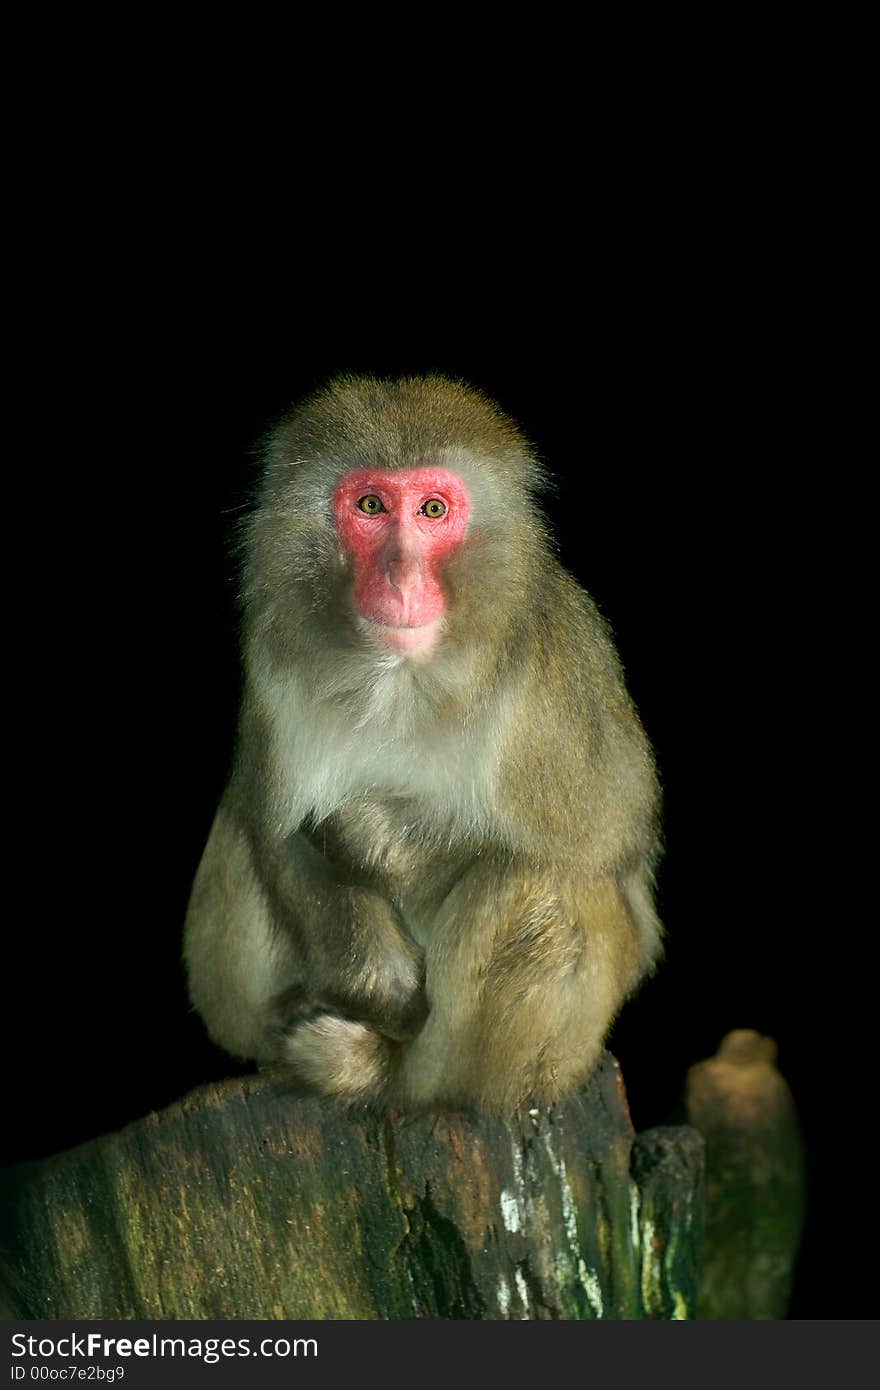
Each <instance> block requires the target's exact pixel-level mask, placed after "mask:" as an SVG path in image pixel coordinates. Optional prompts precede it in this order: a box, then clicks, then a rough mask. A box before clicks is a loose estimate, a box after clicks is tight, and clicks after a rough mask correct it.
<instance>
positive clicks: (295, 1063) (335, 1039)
mask: <svg viewBox="0 0 880 1390" xmlns="http://www.w3.org/2000/svg"><path fill="white" fill-rule="evenodd" d="M392 1048H393V1044H392V1043H390V1042H389V1041H388V1039H387V1038H383V1037H382V1036H381V1035H380V1034H379V1033H377V1032H375V1030H374V1029H372V1028H369V1027H368V1026H367V1025H366V1024H365V1023H356V1022H355V1021H354V1020H353V1019H348V1018H339V1017H338V1015H336V1014H318V1015H317V1016H316V1017H315V1018H312V1019H309V1020H307V1021H306V1022H303V1023H300V1024H298V1025H297V1027H295V1028H294V1029H293V1031H292V1032H290V1033H288V1034H287V1036H286V1037H285V1038H284V1039H283V1041H282V1044H281V1056H282V1058H283V1060H284V1061H285V1062H288V1063H289V1064H290V1065H291V1066H292V1067H293V1069H294V1071H295V1072H296V1074H297V1077H298V1079H299V1080H300V1081H302V1082H303V1084H304V1085H306V1086H310V1087H311V1088H312V1089H313V1090H316V1091H320V1092H321V1093H322V1094H323V1095H332V1096H342V1097H344V1098H345V1099H346V1100H355V1101H369V1100H374V1099H376V1098H377V1097H378V1096H379V1095H380V1093H381V1092H382V1090H383V1089H384V1087H385V1085H386V1083H387V1082H388V1080H389V1077H390V1074H391V1061H392Z"/></svg>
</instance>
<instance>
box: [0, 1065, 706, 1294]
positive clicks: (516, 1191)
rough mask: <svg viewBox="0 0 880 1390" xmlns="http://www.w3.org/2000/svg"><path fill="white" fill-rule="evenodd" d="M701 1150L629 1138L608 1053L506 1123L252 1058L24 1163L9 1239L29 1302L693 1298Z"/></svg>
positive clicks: (10, 1186) (674, 1139)
mask: <svg viewBox="0 0 880 1390" xmlns="http://www.w3.org/2000/svg"><path fill="white" fill-rule="evenodd" d="M634 1140H635V1144H634ZM702 1165H703V1154H702V1141H701V1139H700V1138H699V1136H698V1135H697V1134H696V1133H695V1132H694V1131H693V1130H691V1129H688V1128H684V1127H682V1128H677V1129H663V1130H653V1131H649V1132H648V1133H647V1134H644V1135H641V1136H639V1137H638V1139H635V1136H634V1134H633V1130H632V1125H631V1123H630V1119H629V1113H628V1111H627V1107H626V1099H625V1095H624V1091H623V1085H622V1081H621V1078H620V1073H619V1069H618V1067H617V1064H616V1062H615V1061H614V1059H613V1058H611V1057H610V1056H607V1055H606V1056H605V1058H604V1059H603V1061H602V1063H601V1065H600V1067H599V1068H598V1070H597V1072H596V1075H595V1076H594V1078H593V1080H592V1081H591V1082H590V1084H589V1086H588V1087H586V1088H585V1089H584V1090H583V1091H582V1092H581V1093H580V1094H578V1095H577V1096H575V1097H574V1098H573V1099H571V1100H569V1101H568V1102H566V1103H565V1104H564V1105H561V1106H556V1107H554V1108H553V1109H552V1110H549V1111H548V1110H540V1111H532V1112H530V1113H528V1114H525V1115H524V1116H522V1117H521V1118H520V1119H518V1120H517V1121H516V1122H501V1121H497V1120H491V1119H487V1118H485V1117H474V1116H468V1115H462V1114H449V1115H440V1116H429V1117H425V1118H422V1119H418V1120H414V1121H413V1120H410V1121H404V1120H400V1119H394V1118H392V1119H385V1120H377V1119H364V1118H363V1117H358V1116H350V1115H348V1114H346V1113H345V1111H344V1110H341V1109H340V1108H339V1107H338V1106H336V1105H334V1104H332V1103H330V1102H327V1101H322V1100H319V1099H316V1098H314V1097H309V1096H303V1095H302V1093H299V1092H294V1091H292V1090H291V1089H290V1087H289V1084H288V1083H286V1082H285V1080H284V1077H283V1076H282V1075H279V1074H277V1073H264V1074H262V1075H259V1076H253V1077H245V1078H238V1079H235V1080H231V1081H227V1082H224V1083H222V1084H220V1085H216V1086H208V1087H205V1088H203V1089H202V1090H199V1091H196V1092H194V1093H193V1094H192V1095H190V1096H188V1097H187V1098H186V1099H185V1100H183V1101H181V1102H180V1103H179V1104H177V1105H174V1106H172V1107H171V1108H170V1109H169V1110H166V1111H164V1112H163V1113H162V1114H158V1115H156V1114H154V1115H150V1116H148V1117H147V1118H146V1119H144V1120H142V1121H139V1122H138V1123H136V1124H134V1125H131V1126H129V1128H127V1129H125V1130H123V1131H121V1132H120V1133H119V1134H114V1135H111V1136H109V1137H107V1138H104V1139H100V1140H98V1141H96V1142H94V1143H90V1144H87V1145H85V1146H83V1147H82V1148H79V1149H76V1150H73V1151H72V1152H70V1153H66V1154H62V1155H60V1156H58V1157H57V1158H54V1159H51V1160H49V1161H47V1162H45V1163H41V1164H37V1165H32V1166H29V1167H28V1168H26V1169H20V1170H14V1171H13V1172H12V1173H10V1174H8V1175H7V1193H6V1194H5V1195H6V1201H5V1203H4V1209H5V1217H4V1225H5V1228H6V1229H5V1230H4V1232H3V1244H4V1246H5V1251H6V1256H7V1260H8V1263H9V1270H10V1275H11V1283H12V1296H13V1303H14V1304H15V1305H16V1307H17V1309H18V1311H19V1312H20V1314H21V1315H22V1316H24V1317H29V1318H293V1319H311V1318H511V1319H520V1318H600V1317H604V1318H641V1317H654V1318H685V1317H691V1316H693V1312H694V1303H695V1287H696V1266H697V1256H698V1244H699V1237H700V1229H699V1228H700V1213H701V1205H702ZM631 1170H632V1171H631Z"/></svg>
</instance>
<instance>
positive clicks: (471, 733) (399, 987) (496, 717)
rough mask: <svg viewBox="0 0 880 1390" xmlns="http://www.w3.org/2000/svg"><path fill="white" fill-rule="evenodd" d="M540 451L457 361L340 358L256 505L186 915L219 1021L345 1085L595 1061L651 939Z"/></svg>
mask: <svg viewBox="0 0 880 1390" xmlns="http://www.w3.org/2000/svg"><path fill="white" fill-rule="evenodd" d="M542 482H543V479H542V473H541V469H540V467H539V465H538V463H537V461H536V459H535V457H534V456H533V454H532V452H531V451H530V449H529V446H528V445H527V443H526V441H525V440H524V439H523V437H522V436H521V435H520V433H519V431H518V430H517V429H516V427H515V426H514V425H513V424H512V423H511V422H510V421H509V420H508V419H507V418H505V417H504V416H503V415H502V414H500V412H499V411H498V410H497V409H496V408H495V407H494V406H493V405H492V404H491V403H490V402H488V401H487V400H486V399H485V398H484V397H483V396H481V395H480V394H478V393H477V392H476V391H473V390H470V389H468V388H466V387H464V386H462V385H459V384H457V383H455V382H452V381H447V380H445V379H443V378H439V377H425V378H419V379H412V380H401V381H377V380H372V379H366V378H343V379H340V380H337V381H334V382H332V383H331V384H330V385H329V386H328V387H326V388H325V389H324V390H322V391H320V392H318V393H317V394H316V395H314V396H313V397H312V398H311V399H309V400H308V401H306V402H305V404H303V405H302V406H300V407H299V408H298V409H296V410H294V411H293V413H292V414H291V415H290V416H289V417H288V418H287V419H286V420H285V421H284V422H283V423H282V424H281V425H280V426H279V427H278V428H277V429H275V431H274V432H273V433H272V435H271V436H270V438H269V439H268V441H267V444H266V448H265V464H264V471H263V475H262V480H261V484H260V488H259V493H258V496H257V498H256V503H255V506H254V509H253V511H252V514H251V515H250V517H249V519H248V521H247V523H246V531H245V542H244V571H243V649H244V662H245V683H244V694H243V703H242V710H241V722H240V727H239V737H238V743H237V750H236V756H235V762H234V767H233V771H232V774H231V778H230V781H229V784H228V786H227V789H226V792H225V794H224V797H223V800H222V803H221V805H220V808H219V811H218V813H217V818H216V821H215V823H214V827H213V829H212V831H211V835H210V839H209V841H208V845H207V848H206V850H205V854H204V858H203V860H202V863H201V866H200V868H199V870H198V874H197V877H196V881H195V885H194V888H193V893H192V899H191V902H190V906H189V912H188V917H187V923H186V944H185V955H186V962H187V967H188V972H189V984H190V993H191V997H192V1000H193V1003H194V1004H195V1006H196V1008H197V1009H198V1011H199V1012H200V1013H201V1015H202V1017H203V1019H204V1021H205V1023H206V1025H207V1028H208V1031H209V1033H210V1034H211V1036H212V1037H213V1038H214V1040H215V1041H216V1042H218V1043H220V1044H221V1045H222V1046H223V1047H225V1048H226V1049H227V1050H228V1051H229V1052H231V1053H233V1054H235V1055H236V1056H238V1057H241V1058H250V1059H254V1060H256V1061H258V1062H260V1063H270V1062H278V1061H285V1062H287V1063H288V1064H289V1065H290V1067H291V1068H292V1071H293V1073H294V1074H295V1076H296V1077H297V1078H298V1080H299V1081H300V1082H301V1083H303V1084H304V1085H307V1086H309V1087H311V1088H313V1089H316V1090H318V1091H320V1092H323V1093H327V1094H334V1095H337V1096H340V1097H343V1098H345V1099H347V1100H349V1101H362V1102H367V1103H370V1104H373V1105H378V1106H392V1107H395V1108H401V1109H410V1110H415V1109H425V1108H431V1107H440V1106H443V1107H450V1106H463V1107H478V1108H487V1109H490V1110H495V1111H500V1112H505V1111H512V1110H513V1109H515V1108H516V1107H517V1106H518V1105H520V1104H521V1103H523V1102H525V1101H527V1100H528V1101H531V1100H532V1099H537V1100H544V1101H550V1100H552V1099H553V1098H555V1097H557V1096H559V1095H561V1094H563V1093H564V1092H565V1091H566V1090H568V1089H570V1088H571V1087H573V1086H574V1085H576V1084H577V1083H579V1082H581V1081H582V1080H584V1079H585V1078H586V1077H587V1076H588V1074H589V1072H590V1070H591V1067H592V1066H593V1063H594V1061H595V1060H596V1057H597V1054H598V1053H599V1050H600V1048H601V1045H602V1042H603V1039H604V1037H605V1034H606V1032H607V1030H608V1028H609V1026H610V1024H611V1022H612V1019H613V1018H614V1016H615V1014H616V1012H617V1010H618V1008H619V1007H620V1005H621V1003H622V1001H623V1000H624V998H625V997H626V996H627V995H628V994H629V993H630V992H631V991H632V990H633V988H634V987H635V985H636V984H637V983H638V981H639V980H640V978H641V977H642V976H643V975H644V974H645V972H646V971H648V970H649V969H650V967H651V966H652V964H653V962H654V961H655V959H656V957H657V954H658V950H659V941H660V927H659V923H658V921H657V918H656V916H655V913H654V909H653V905H652V876H653V870H654V866H655V862H656V858H657V852H658V791H657V781H656V776H655V772H654V765H653V760H652V756H651V751H650V748H649V746H648V742H647V740H646V738H645V735H644V733H643V731H642V728H641V725H640V724H639V721H638V718H637V716H636V713H635V711H634V709H633V706H632V703H631V701H630V699H629V697H628V695H627V693H626V690H625V688H624V683H623V677H622V673H621V669H620V665H619V661H618V658H617V655H616V653H615V651H614V647H613V645H612V641H611V638H610V635H609V633H608V629H607V628H606V626H605V624H604V622H603V621H602V619H601V618H600V616H599V614H598V612H597V610H596V607H595V605H594V603H593V601H592V600H591V599H590V598H589V597H588V595H587V594H586V593H584V592H583V590H582V589H581V588H580V587H579V586H578V585H577V584H576V583H575V581H574V580H573V579H572V578H571V577H570V576H569V575H568V574H567V573H566V572H565V571H564V570H563V569H562V568H561V567H560V565H559V564H558V562H557V560H556V559H555V557H554V554H553V551H552V548H551V544H550V542H549V540H548V536H547V533H546V529H545V524H544V522H543V520H542V516H541V513H540V510H539V507H538V504H537V502H536V493H537V492H539V491H540V488H541V485H542Z"/></svg>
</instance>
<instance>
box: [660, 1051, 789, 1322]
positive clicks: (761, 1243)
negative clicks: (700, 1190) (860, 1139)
mask: <svg viewBox="0 0 880 1390" xmlns="http://www.w3.org/2000/svg"><path fill="white" fill-rule="evenodd" d="M775 1057H776V1044H775V1042H774V1041H773V1039H772V1038H767V1037H763V1036H762V1035H761V1034H760V1033H755V1032H752V1031H750V1030H748V1029H737V1030H735V1031H734V1032H732V1033H728V1034H727V1036H726V1037H725V1038H724V1040H723V1041H722V1043H721V1046H720V1048H719V1049H718V1052H717V1054H716V1056H714V1057H710V1058H708V1059H707V1060H706V1061H704V1062H699V1063H698V1064H697V1065H696V1066H694V1067H691V1069H690V1071H689V1072H688V1084H687V1111H688V1119H689V1120H690V1122H691V1124H692V1125H695V1126H696V1127H697V1128H698V1129H699V1131H700V1133H701V1134H702V1135H703V1138H704V1139H705V1141H706V1170H707V1176H706V1194H707V1195H706V1222H705V1234H704V1239H703V1244H702V1258H701V1261H700V1277H699V1295H698V1299H697V1315H698V1317H700V1318H701V1319H704V1318H705V1319H711V1320H719V1319H720V1320H728V1319H734V1320H741V1319H755V1318H759V1319H775V1318H784V1317H785V1316H786V1312H787V1310H788V1304H789V1298H790V1295H791V1286H792V1280H793V1276H794V1269H795V1261H796V1257H797V1253H798V1246H799V1244H800V1235H801V1226H802V1222H803V1210H804V1168H805V1165H804V1153H803V1143H802V1140H801V1135H800V1129H799V1126H798V1120H797V1114H796V1112H795V1107H794V1101H793V1100H792V1096H791V1092H790V1090H789V1089H788V1086H787V1084H786V1082H785V1080H784V1078H783V1077H782V1076H781V1075H780V1073H779V1071H778V1070H777V1068H776V1065H775Z"/></svg>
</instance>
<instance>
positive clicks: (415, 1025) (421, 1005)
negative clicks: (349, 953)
mask: <svg viewBox="0 0 880 1390" xmlns="http://www.w3.org/2000/svg"><path fill="white" fill-rule="evenodd" d="M377 925H378V924H377ZM383 925H384V924H383ZM387 927H391V930H388V929H387ZM387 927H386V929H385V930H383V931H381V933H380V932H378V931H377V932H375V933H374V934H373V936H372V940H371V941H370V943H369V945H368V948H367V950H365V951H364V952H363V956H362V959H361V960H360V961H358V962H357V964H356V966H355V969H354V970H353V971H352V973H351V975H350V977H349V978H348V979H346V980H344V981H343V982H340V981H339V980H337V981H335V988H334V989H333V990H332V991H330V992H329V993H328V998H330V997H332V998H334V999H335V1002H336V1005H337V1007H336V1009H334V1012H340V1013H342V1014H344V1015H345V1016H346V1017H348V1018H355V1019H358V1020H360V1021H362V1022H365V1023H370V1024H372V1026H373V1027H374V1028H375V1029H376V1030H377V1031H378V1032H380V1033H381V1034H383V1036H385V1037H386V1038H392V1039H394V1040H395V1041H403V1040H404V1039H407V1038H412V1037H415V1035H416V1033H418V1032H419V1030H420V1028H421V1027H422V1025H423V1024H424V1022H425V1019H426V1018H427V1016H428V1000H427V995H426V994H425V955H424V952H423V951H422V949H421V947H420V946H417V945H416V943H415V942H414V941H413V940H412V939H411V938H410V937H408V936H405V935H404V934H403V932H401V931H400V930H398V929H397V928H396V926H393V925H392V924H390V923H389V924H387ZM340 983H342V988H340Z"/></svg>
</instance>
